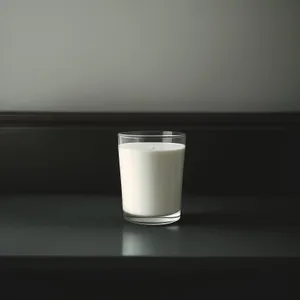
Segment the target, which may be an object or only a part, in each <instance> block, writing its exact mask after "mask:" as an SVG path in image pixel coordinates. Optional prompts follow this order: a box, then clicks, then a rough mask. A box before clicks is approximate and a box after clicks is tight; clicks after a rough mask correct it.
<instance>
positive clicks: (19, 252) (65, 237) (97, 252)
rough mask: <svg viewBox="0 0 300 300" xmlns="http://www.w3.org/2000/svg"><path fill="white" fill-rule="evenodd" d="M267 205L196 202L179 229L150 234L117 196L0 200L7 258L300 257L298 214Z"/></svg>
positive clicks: (1, 243)
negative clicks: (130, 220) (129, 215)
mask: <svg viewBox="0 0 300 300" xmlns="http://www.w3.org/2000/svg"><path fill="white" fill-rule="evenodd" d="M260 202H261V200H260V199H253V198H252V199H251V198H223V199H220V198H196V197H194V198H191V197H189V198H185V199H184V200H183V215H182V219H181V220H180V221H179V222H178V223H174V224H172V225H169V226H155V227H150V226H149V227H148V226H139V225H134V224H130V223H128V222H126V221H124V220H123V217H122V211H121V198H118V197H108V196H83V195H81V196H50V195H48V196H46V195H41V196H38V195H35V196H28V195H27V196H25V195H22V196H1V201H0V256H2V257H3V256H47V257H66V256H67V257H122V258H125V257H137V256H142V257H194V258H209V257H233V258H236V257H248V258H257V257H270V258H271V257H284V258H298V257H299V256H300V220H299V219H300V218H298V215H297V214H296V215H293V213H292V212H291V214H290V216H286V215H285V212H284V211H282V212H281V211H280V210H277V211H276V210H274V212H273V211H272V210H271V209H270V208H269V210H266V209H264V207H263V206H262V205H260ZM258 207H260V209H259V210H258V209H257V208H258ZM274 207H275V206H274ZM275 208H276V207H275Z"/></svg>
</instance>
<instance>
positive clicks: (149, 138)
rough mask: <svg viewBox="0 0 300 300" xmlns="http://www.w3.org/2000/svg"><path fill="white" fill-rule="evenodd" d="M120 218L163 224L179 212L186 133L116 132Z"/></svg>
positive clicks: (176, 217)
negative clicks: (120, 200)
mask: <svg viewBox="0 0 300 300" xmlns="http://www.w3.org/2000/svg"><path fill="white" fill-rule="evenodd" d="M118 140H119V164H120V177H121V187H122V206H123V213H124V218H125V219H126V220H127V221H129V222H132V223H137V224H143V225H166V224H170V223H173V222H176V221H178V220H179V219H180V215H181V194H182V177H183V166H184V155H185V142H186V136H185V134H184V133H180V132H173V131H132V132H124V133H119V134H118Z"/></svg>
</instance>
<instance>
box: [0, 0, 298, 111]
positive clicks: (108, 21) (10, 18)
mask: <svg viewBox="0 0 300 300" xmlns="http://www.w3.org/2000/svg"><path fill="white" fill-rule="evenodd" d="M299 11H300V1H299V0H294V1H293V0H248V1H246V0H80V1H79V0H1V1H0V110H57V111H58V110H60V111H78V110H82V111H145V110H147V111H159V110H165V111H289V110H299V111H300V97H299V96H300V84H299V83H300V71H299V70H300V58H299V57H300V42H299V39H300V14H299Z"/></svg>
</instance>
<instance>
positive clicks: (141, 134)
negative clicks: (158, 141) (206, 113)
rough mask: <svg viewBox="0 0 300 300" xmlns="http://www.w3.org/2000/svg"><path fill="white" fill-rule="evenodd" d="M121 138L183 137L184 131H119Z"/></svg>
mask: <svg viewBox="0 0 300 300" xmlns="http://www.w3.org/2000/svg"><path fill="white" fill-rule="evenodd" d="M118 136H119V137H122V138H185V133H183V132H179V131H171V130H144V131H143V130H138V131H125V132H119V133H118Z"/></svg>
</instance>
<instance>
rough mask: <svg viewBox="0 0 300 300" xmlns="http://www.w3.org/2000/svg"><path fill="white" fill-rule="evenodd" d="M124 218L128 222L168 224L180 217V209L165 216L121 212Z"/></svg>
mask: <svg viewBox="0 0 300 300" xmlns="http://www.w3.org/2000/svg"><path fill="white" fill-rule="evenodd" d="M123 215H124V219H125V220H126V221H128V222H131V223H134V224H139V225H152V226H153V225H169V224H172V223H174V222H177V221H178V220H179V219H180V216H181V211H180V210H179V211H178V212H176V213H174V214H171V215H165V216H150V217H145V216H136V215H131V214H128V213H127V212H125V211H124V212H123Z"/></svg>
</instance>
